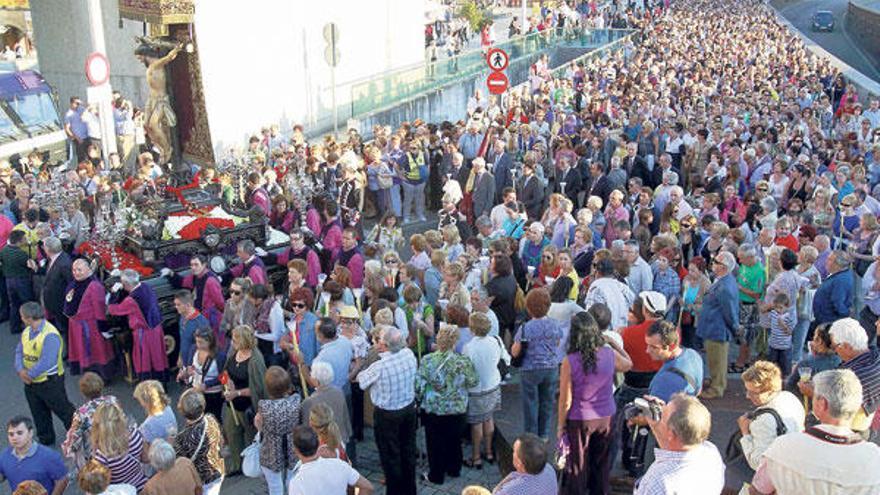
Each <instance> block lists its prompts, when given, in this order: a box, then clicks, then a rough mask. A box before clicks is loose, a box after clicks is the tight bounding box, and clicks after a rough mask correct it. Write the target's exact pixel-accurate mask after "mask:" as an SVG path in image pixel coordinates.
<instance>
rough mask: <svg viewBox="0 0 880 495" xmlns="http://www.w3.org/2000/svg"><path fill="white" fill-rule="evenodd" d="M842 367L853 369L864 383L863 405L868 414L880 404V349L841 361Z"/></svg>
mask: <svg viewBox="0 0 880 495" xmlns="http://www.w3.org/2000/svg"><path fill="white" fill-rule="evenodd" d="M840 367H841V368H842V369H849V370H852V372H853V373H855V374H856V376H857V377H858V378H859V382H861V384H862V407H864V408H865V412H866V413H868V414H871V413H873V412H874V411H876V410H877V407H878V406H880V349H871V350H868V351H865V352H863V353H861V354H859V355H858V356H856V357H854V358H852V359H850V360H849V361H845V362H843V363H840Z"/></svg>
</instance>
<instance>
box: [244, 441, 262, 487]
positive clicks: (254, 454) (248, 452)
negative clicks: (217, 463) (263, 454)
mask: <svg viewBox="0 0 880 495" xmlns="http://www.w3.org/2000/svg"><path fill="white" fill-rule="evenodd" d="M241 472H242V474H244V475H245V476H247V477H248V478H259V477H261V476H263V470H262V469H261V468H260V432H257V435H256V436H255V437H254V441H253V442H252V443H251V444H250V445H248V446H247V448H245V449H244V450H242V451H241Z"/></svg>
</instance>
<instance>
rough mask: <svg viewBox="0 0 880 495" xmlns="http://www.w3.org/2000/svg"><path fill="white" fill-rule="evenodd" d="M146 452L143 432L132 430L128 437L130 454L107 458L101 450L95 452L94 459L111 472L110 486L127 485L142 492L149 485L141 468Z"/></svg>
mask: <svg viewBox="0 0 880 495" xmlns="http://www.w3.org/2000/svg"><path fill="white" fill-rule="evenodd" d="M143 450H144V437H143V435H141V432H140V431H139V430H138V429H136V428H132V429H131V431H130V435H129V437H128V452H127V453H125V454H123V455H121V456H119V457H109V458H108V457H106V456H104V454H103V453H101V451H100V450H97V449H96V450H95V454H94V459H95V460H96V461H98V462H100V463H101V464H103V465H104V466H106V467H107V469H109V470H110V484H112V485H116V484H120V483H127V484H129V485H132V486H134V487H135V488H136V489H137V491H138V492H140V491H141V490H142V489H143V488H144V485H145V484H147V477H146V476H144V470H143V467H142V466H141V461H140V459H141V453H142V451H143Z"/></svg>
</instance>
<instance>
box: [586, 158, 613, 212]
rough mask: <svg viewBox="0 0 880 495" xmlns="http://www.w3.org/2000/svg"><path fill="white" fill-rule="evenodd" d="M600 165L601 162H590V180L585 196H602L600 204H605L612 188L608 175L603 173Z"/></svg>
mask: <svg viewBox="0 0 880 495" xmlns="http://www.w3.org/2000/svg"><path fill="white" fill-rule="evenodd" d="M602 167H603V165H602V162H596V161H594V162H590V176H591V178H592V180H591V181H590V186H589V187H588V188H587V197H588V198H589V197H590V196H599V197H600V198H602V205H607V204H608V196H609V195H610V194H611V191H613V190H614V188H613V187H612V185H611V181H610V180H608V176H607V175H605V172H604V171H603V170H602Z"/></svg>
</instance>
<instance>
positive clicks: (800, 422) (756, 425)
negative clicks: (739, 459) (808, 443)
mask: <svg viewBox="0 0 880 495" xmlns="http://www.w3.org/2000/svg"><path fill="white" fill-rule="evenodd" d="M761 408H762V409H773V410H774V411H776V412H777V413H779V417H780V418H782V424H784V425H785V428H786V433H794V432H800V431H804V416H805V413H804V405H803V404H802V403H801V401H800V400H798V398H797V397H795V395H794V394H793V393H791V392H787V391H785V390H783V391H781V392H779V393H778V394H776V396H774V397H773V398H772V399H771V400H770V402H768V403H767V404H764V405H763V406H761ZM776 438H777V435H776V420H775V419H773V416H771V415H770V414H762V415H760V416H758V417H757V418H755V420H754V421H752V424H751V425H749V434H748V435H744V436H743V437H742V438H741V439H740V445H741V446H742V449H743V454H745V458H746V462H748V463H749V466H750V467H751V468H752V469H758V466H760V465H761V457H762V456H763V455H764V451H766V450H767V448H768V447H770V444H772V443H773V441H774V440H776Z"/></svg>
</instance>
